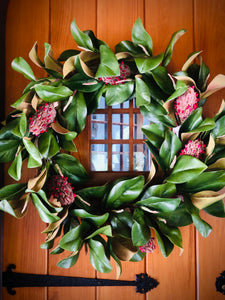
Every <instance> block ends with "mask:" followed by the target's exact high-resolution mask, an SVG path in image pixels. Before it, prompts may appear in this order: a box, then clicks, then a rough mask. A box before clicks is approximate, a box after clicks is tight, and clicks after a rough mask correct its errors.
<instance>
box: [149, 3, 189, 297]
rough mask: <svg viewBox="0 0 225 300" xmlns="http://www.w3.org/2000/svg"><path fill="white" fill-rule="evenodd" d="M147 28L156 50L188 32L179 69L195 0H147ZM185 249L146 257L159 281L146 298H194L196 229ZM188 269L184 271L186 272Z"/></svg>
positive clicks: (175, 63) (175, 64) (176, 59)
mask: <svg viewBox="0 0 225 300" xmlns="http://www.w3.org/2000/svg"><path fill="white" fill-rule="evenodd" d="M145 28H146V30H147V31H148V33H149V34H150V35H151V37H152V40H153V54H154V55H157V54H159V53H161V52H164V51H165V49H166V47H167V45H168V43H169V41H170V38H171V36H172V34H173V33H174V32H176V31H177V30H180V29H186V30H187V32H186V33H185V34H184V35H183V36H182V37H181V38H180V40H179V41H178V42H177V43H176V44H175V46H174V51H173V57H172V61H171V62H170V64H169V65H168V69H169V70H170V72H174V71H177V70H180V68H181V67H182V65H183V63H184V61H185V60H186V58H187V56H188V54H189V53H191V52H192V51H193V4H192V0H186V1H179V0H172V1H166V0H158V1H152V0H146V1H145ZM181 232H182V237H183V248H184V253H183V254H182V255H181V256H180V255H179V252H180V250H179V249H178V248H176V249H174V251H173V253H172V254H171V255H170V256H169V257H168V258H163V256H162V254H161V253H160V250H159V249H157V250H156V251H155V252H154V253H153V254H149V255H148V257H147V272H148V273H149V274H150V275H151V276H153V277H154V278H156V279H157V280H158V281H159V282H160V284H159V286H158V287H157V288H156V289H154V290H152V291H151V292H150V293H149V294H148V296H147V299H152V300H155V299H157V300H164V299H171V300H172V299H186V300H189V299H195V230H194V229H193V228H192V227H188V228H182V230H181ZM184 270H185V272H184Z"/></svg>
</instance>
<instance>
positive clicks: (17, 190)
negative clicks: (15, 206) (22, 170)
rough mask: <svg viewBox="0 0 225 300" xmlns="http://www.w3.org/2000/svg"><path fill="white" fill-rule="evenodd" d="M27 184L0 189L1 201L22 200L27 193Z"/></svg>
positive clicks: (10, 185) (17, 184)
mask: <svg viewBox="0 0 225 300" xmlns="http://www.w3.org/2000/svg"><path fill="white" fill-rule="evenodd" d="M26 186H27V185H26V183H15V184H9V185H6V186H4V187H3V188H1V189H0V200H12V199H17V198H20V196H22V195H23V194H24V192H25V189H26Z"/></svg>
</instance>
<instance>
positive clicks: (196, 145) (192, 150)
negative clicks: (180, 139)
mask: <svg viewBox="0 0 225 300" xmlns="http://www.w3.org/2000/svg"><path fill="white" fill-rule="evenodd" d="M205 148H206V145H205V144H204V142H203V141H200V140H199V139H197V140H195V141H191V140H189V141H188V143H187V144H186V145H185V146H184V149H182V150H181V152H180V155H190V156H194V157H196V158H198V159H200V160H201V159H202V158H203V154H204V153H205Z"/></svg>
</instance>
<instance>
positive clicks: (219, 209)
mask: <svg viewBox="0 0 225 300" xmlns="http://www.w3.org/2000/svg"><path fill="white" fill-rule="evenodd" d="M204 211H205V212H207V213H208V214H210V215H212V216H214V217H218V218H225V205H224V202H223V200H220V201H217V202H215V203H213V204H211V205H209V206H207V207H205V208H204Z"/></svg>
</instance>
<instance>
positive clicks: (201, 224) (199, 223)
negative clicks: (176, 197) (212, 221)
mask: <svg viewBox="0 0 225 300" xmlns="http://www.w3.org/2000/svg"><path fill="white" fill-rule="evenodd" d="M184 204H185V206H186V208H187V210H188V211H189V213H190V214H191V217H192V221H193V223H194V225H195V227H196V229H197V230H198V231H199V232H200V234H201V235H202V236H203V237H205V238H206V237H208V236H209V234H210V232H211V231H212V227H211V226H210V225H209V224H208V223H207V222H205V221H204V220H202V218H201V217H200V216H199V209H198V208H197V207H195V206H194V205H193V204H192V202H191V200H190V199H188V198H187V197H185V198H184Z"/></svg>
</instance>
